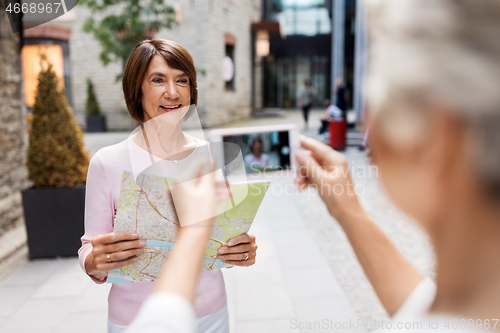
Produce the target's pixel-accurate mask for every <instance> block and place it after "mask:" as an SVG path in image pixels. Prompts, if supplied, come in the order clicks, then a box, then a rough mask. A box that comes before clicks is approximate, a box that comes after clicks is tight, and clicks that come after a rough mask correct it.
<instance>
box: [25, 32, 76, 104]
mask: <svg viewBox="0 0 500 333" xmlns="http://www.w3.org/2000/svg"><path fill="white" fill-rule="evenodd" d="M67 47H68V45H67V42H66V41H55V40H47V39H43V40H42V39H27V40H26V41H25V45H24V46H23V49H22V52H21V57H22V60H23V82H24V100H25V103H26V107H28V109H31V108H33V105H34V104H35V97H36V90H37V87H38V73H39V72H40V70H41V67H40V65H41V63H40V61H41V59H42V54H45V57H46V59H47V60H48V62H49V63H51V64H52V66H53V69H54V71H55V73H56V75H57V77H58V79H59V88H61V89H64V90H65V92H66V98H67V99H68V102H69V103H70V105H71V98H70V96H71V87H70V71H69V66H68V63H69V59H68V51H67Z"/></svg>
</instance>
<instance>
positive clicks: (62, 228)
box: [22, 185, 85, 259]
mask: <svg viewBox="0 0 500 333" xmlns="http://www.w3.org/2000/svg"><path fill="white" fill-rule="evenodd" d="M22 196H23V208H24V217H25V223H26V230H27V233H28V247H29V254H30V258H32V259H33V258H47V257H59V256H61V257H63V256H76V255H78V249H79V248H80V246H81V241H80V237H82V236H83V233H84V225H83V223H84V222H83V216H84V210H85V185H81V186H76V187H60V188H33V187H32V188H28V189H25V190H23V191H22Z"/></svg>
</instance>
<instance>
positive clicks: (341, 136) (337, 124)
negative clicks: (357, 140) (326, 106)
mask: <svg viewBox="0 0 500 333" xmlns="http://www.w3.org/2000/svg"><path fill="white" fill-rule="evenodd" d="M329 125H330V126H329V127H330V147H332V148H333V149H335V150H345V147H346V130H347V122H346V121H345V120H330V124H329Z"/></svg>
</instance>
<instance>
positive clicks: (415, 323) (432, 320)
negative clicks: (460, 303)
mask: <svg viewBox="0 0 500 333" xmlns="http://www.w3.org/2000/svg"><path fill="white" fill-rule="evenodd" d="M436 290H437V287H436V284H435V283H434V281H432V280H431V279H430V278H429V277H426V278H424V280H422V282H420V283H419V284H418V286H417V287H416V288H415V289H414V290H413V291H412V293H411V294H410V295H409V296H408V298H407V299H406V300H405V301H404V303H403V305H401V307H400V308H399V310H398V312H396V314H395V315H394V316H393V319H392V321H390V322H386V323H380V324H379V326H378V327H375V328H380V330H379V331H378V332H419V333H422V332H428V333H431V332H432V333H445V332H447V333H451V332H465V331H467V332H469V333H474V332H480V331H481V330H480V328H479V325H478V322H476V321H474V323H472V322H468V320H469V319H468V318H467V319H462V318H459V317H457V316H454V315H451V314H446V313H430V309H431V306H432V303H433V302H434V299H435V297H436ZM490 325H491V328H490V330H491V329H492V328H493V326H494V325H495V322H494V321H493V322H490Z"/></svg>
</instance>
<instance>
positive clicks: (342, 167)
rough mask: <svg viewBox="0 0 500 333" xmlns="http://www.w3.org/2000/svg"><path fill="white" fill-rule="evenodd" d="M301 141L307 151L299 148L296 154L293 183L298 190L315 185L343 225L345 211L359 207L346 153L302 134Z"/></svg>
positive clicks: (350, 211) (355, 209)
mask: <svg viewBox="0 0 500 333" xmlns="http://www.w3.org/2000/svg"><path fill="white" fill-rule="evenodd" d="M300 143H301V146H302V147H303V148H305V149H307V151H298V152H297V154H296V157H297V162H298V165H299V172H298V174H297V179H296V183H297V185H298V187H299V190H303V189H305V188H307V187H308V186H312V187H315V188H316V189H317V190H318V193H319V195H320V196H321V199H322V200H323V201H324V202H325V204H326V207H327V209H328V211H329V213H330V215H331V216H332V217H333V218H335V219H336V220H337V221H338V222H339V223H340V224H341V225H342V226H344V221H345V220H346V218H347V215H350V213H352V212H355V211H359V210H362V208H361V205H360V204H359V201H358V198H357V196H356V194H355V191H354V184H353V182H352V179H351V175H350V172H349V171H350V170H349V166H348V164H347V161H346V158H345V156H344V155H343V154H341V153H339V152H337V151H335V150H333V149H332V148H331V147H329V146H327V145H326V144H324V143H322V142H319V141H317V140H314V139H311V138H308V137H306V136H303V135H301V137H300Z"/></svg>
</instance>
